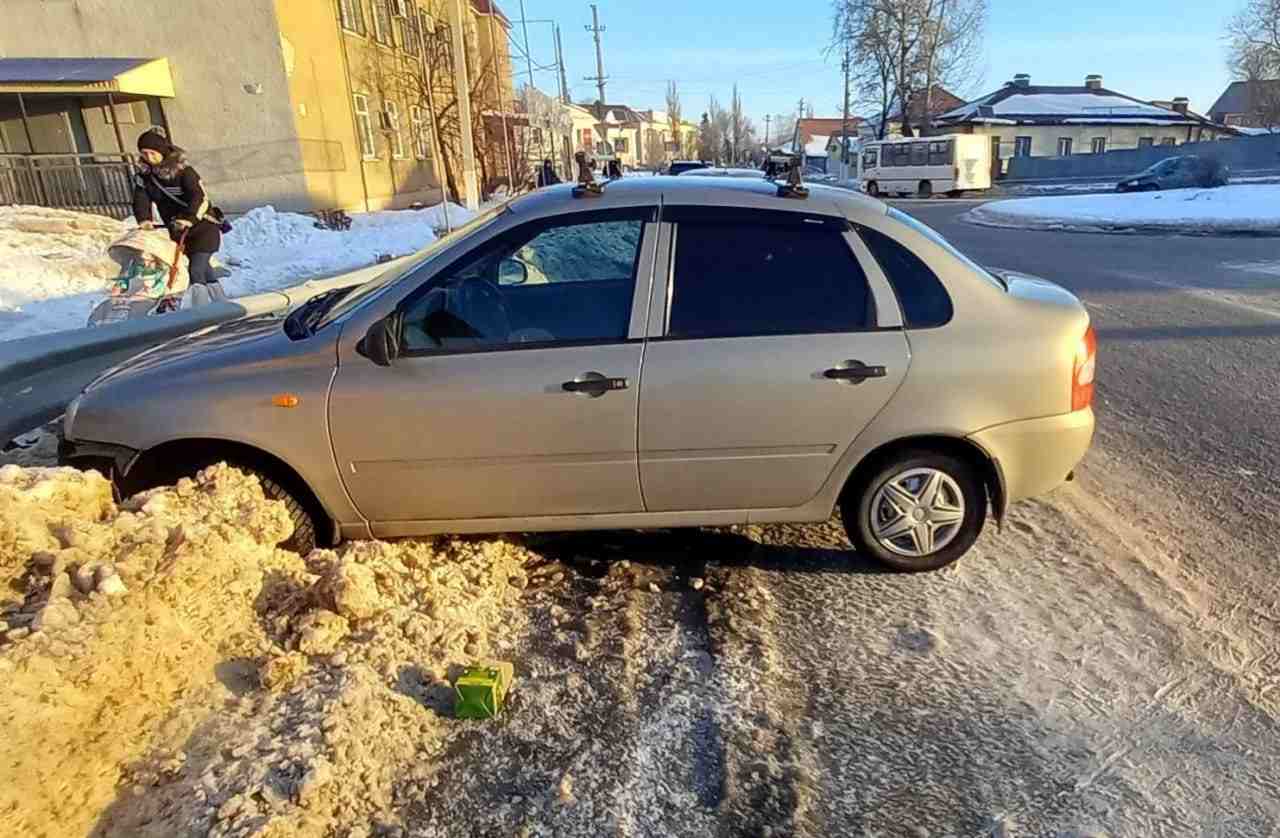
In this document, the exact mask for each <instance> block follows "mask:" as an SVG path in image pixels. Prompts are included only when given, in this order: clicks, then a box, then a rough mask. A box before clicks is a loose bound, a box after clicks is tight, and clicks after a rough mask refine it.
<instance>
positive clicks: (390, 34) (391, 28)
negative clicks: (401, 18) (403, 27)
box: [371, 0, 396, 49]
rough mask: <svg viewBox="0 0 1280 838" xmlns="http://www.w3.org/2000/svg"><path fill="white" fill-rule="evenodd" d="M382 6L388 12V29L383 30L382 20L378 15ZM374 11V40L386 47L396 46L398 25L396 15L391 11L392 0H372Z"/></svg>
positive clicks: (392, 47) (393, 47)
mask: <svg viewBox="0 0 1280 838" xmlns="http://www.w3.org/2000/svg"><path fill="white" fill-rule="evenodd" d="M379 8H382V9H385V10H386V13H387V31H386V32H383V31H382V22H381V19H380V18H379V17H378V9H379ZM371 11H372V12H373V40H374V42H375V43H378V44H381V45H382V46H384V47H390V48H391V49H395V48H396V26H395V15H393V14H392V13H391V11H392V10H391V0H372V9H371Z"/></svg>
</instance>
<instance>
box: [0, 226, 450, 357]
mask: <svg viewBox="0 0 1280 838" xmlns="http://www.w3.org/2000/svg"><path fill="white" fill-rule="evenodd" d="M448 211H449V220H450V222H452V224H453V225H454V226H456V225H458V224H461V223H464V222H465V221H467V220H470V219H471V218H473V217H474V213H471V212H470V211H469V210H467V209H465V208H464V207H460V206H457V205H456V204H451V205H450V206H449V210H448ZM133 223H134V222H133V221H132V220H129V221H123V222H122V221H116V220H114V219H111V218H105V217H102V216H96V215H89V214H86V213H78V212H70V211H67V210H56V209H47V208H44V207H31V206H13V207H0V340H11V339H15V338H22V337H29V336H31V335H38V334H43V333H45V332H56V331H62V330H64V329H78V328H81V327H83V326H84V325H85V321H86V320H87V319H88V316H89V312H90V311H91V310H92V309H93V307H94V306H95V305H96V304H97V303H98V301H99V300H101V299H102V298H103V297H104V296H105V293H106V285H107V282H108V280H110V279H111V278H112V277H113V276H115V275H116V271H117V268H116V265H115V264H114V263H113V262H112V261H111V260H110V259H108V258H107V253H106V251H107V245H109V244H110V243H111V242H112V241H114V240H115V239H116V238H118V237H119V236H120V235H121V234H122V233H123V232H124V231H125V230H127V229H128V228H129V227H132V226H133ZM232 226H233V228H234V229H233V230H232V231H231V233H230V234H229V235H227V236H226V237H225V238H224V240H223V246H222V251H221V252H220V253H219V255H218V258H219V259H220V260H221V261H222V262H223V264H224V265H225V266H226V267H227V268H228V269H229V270H230V275H229V276H227V277H226V278H224V279H223V280H222V284H223V288H224V289H225V290H226V292H227V294H228V296H231V297H238V296H243V295H246V294H257V293H260V292H263V291H270V290H272V289H275V288H282V287H285V286H288V285H293V284H295V283H298V282H302V281H303V280H306V279H310V278H314V277H318V276H325V275H330V274H336V273H341V272H343V271H348V270H354V269H356V268H360V267H363V266H365V265H370V264H373V263H374V262H376V261H377V260H378V258H379V257H380V256H382V255H384V254H389V255H391V256H403V255H405V254H407V253H412V252H413V251H415V250H418V249H420V248H422V247H425V246H426V245H428V244H430V243H431V242H432V241H434V240H435V232H434V230H435V229H438V228H443V227H444V212H443V210H442V208H441V206H439V205H437V206H434V207H431V208H429V209H426V210H421V211H407V210H406V211H390V212H374V213H368V214H363V215H355V216H353V217H352V220H351V229H350V230H349V231H346V232H335V231H332V230H321V229H318V228H316V226H315V219H314V218H312V217H311V216H308V215H301V214H298V213H289V212H277V211H276V210H275V209H274V208H272V207H270V206H265V207H258V208H255V209H253V210H251V211H250V212H248V213H246V214H245V215H243V216H241V217H239V218H236V219H233V220H232Z"/></svg>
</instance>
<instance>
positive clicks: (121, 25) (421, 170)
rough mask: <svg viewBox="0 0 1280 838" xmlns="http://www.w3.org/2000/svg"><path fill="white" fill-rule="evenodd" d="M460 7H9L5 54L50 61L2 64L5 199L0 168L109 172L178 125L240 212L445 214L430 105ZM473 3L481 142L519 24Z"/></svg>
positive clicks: (353, 2)
mask: <svg viewBox="0 0 1280 838" xmlns="http://www.w3.org/2000/svg"><path fill="white" fill-rule="evenodd" d="M453 5H454V3H453V0H218V2H215V3H207V2H196V0H170V2H168V3H166V4H165V6H164V8H163V10H158V9H147V10H143V9H139V8H138V6H137V3H136V2H135V0H95V2H93V3H81V2H77V3H70V2H68V3H49V2H44V0H6V2H5V7H6V8H5V12H6V18H7V21H8V22H9V23H14V22H17V24H18V25H7V26H5V27H3V28H0V55H6V56H38V57H39V59H44V62H43V64H42V65H41V64H39V63H38V62H37V63H32V61H28V62H27V64H26V65H25V66H21V67H19V66H17V65H15V63H14V61H13V60H8V59H0V155H3V158H0V160H2V161H3V162H0V201H3V200H6V197H5V193H4V191H3V190H4V188H5V187H4V178H3V174H4V170H5V169H4V167H5V164H6V163H7V164H8V166H9V167H10V168H12V167H15V166H17V165H19V162H18V161H17V158H19V157H22V156H29V155H31V154H33V153H34V154H57V155H67V157H66V158H65V159H67V160H71V161H73V162H72V163H69V164H66V165H67V166H74V167H76V169H77V171H80V169H81V168H82V167H84V166H86V165H90V166H103V165H105V163H104V161H106V160H108V159H109V158H108V156H109V155H113V154H114V155H119V154H120V153H121V152H124V153H132V152H133V151H134V142H135V140H136V137H137V135H138V134H139V133H140V132H141V131H143V130H145V129H146V128H147V127H149V126H150V125H152V124H161V125H164V126H166V127H167V128H168V129H169V132H170V136H171V138H172V139H173V141H174V142H175V143H177V144H178V145H180V146H182V147H184V148H185V149H187V151H188V155H189V157H190V159H191V160H192V162H193V164H194V165H195V166H196V168H197V169H198V170H199V171H200V173H201V175H202V176H203V178H204V180H205V183H206V185H207V186H208V188H209V189H210V191H211V193H212V194H213V196H214V199H215V201H216V202H217V203H219V204H220V205H222V206H223V207H225V208H226V209H228V210H231V211H236V210H244V209H248V208H250V207H253V206H258V205H262V204H273V205H275V206H276V207H277V208H279V209H290V210H315V209H330V208H345V209H349V210H363V209H380V208H384V207H403V206H408V205H410V204H412V203H414V202H419V201H422V202H427V201H436V200H439V198H440V194H441V189H440V177H439V174H438V166H437V162H438V158H439V156H440V155H441V153H442V150H443V151H444V152H445V153H448V151H449V150H450V149H448V148H445V149H442V142H443V143H444V144H449V143H452V144H456V142H457V140H456V136H457V134H458V129H459V126H458V125H457V122H456V116H455V117H454V119H453V121H452V123H447V122H443V123H442V124H441V125H440V131H441V134H443V135H445V136H444V137H436V136H434V135H433V134H432V131H431V123H432V120H431V118H430V112H429V111H428V109H427V108H426V107H425V105H426V103H427V98H426V91H427V89H428V88H430V89H431V93H432V94H433V96H434V101H435V103H436V105H437V107H436V110H437V111H440V110H446V111H449V110H450V109H446V108H443V107H442V102H448V101H449V97H452V96H453V71H452V66H451V60H452V58H451V56H452V51H453V50H452V43H451V30H450V29H449V26H450V22H451V12H450V10H451V8H452V7H453ZM463 6H464V16H465V20H464V21H463V26H464V35H465V43H466V52H467V55H468V62H467V63H468V67H469V70H470V72H471V73H472V79H471V82H472V83H471V88H472V92H473V102H472V104H473V108H475V109H476V118H475V120H473V122H474V124H475V127H476V128H477V129H478V131H479V132H481V133H482V131H483V119H482V116H481V114H482V112H483V111H484V110H485V109H486V107H488V108H490V109H496V108H497V107H498V105H497V102H498V101H502V102H505V103H506V107H508V108H509V107H510V103H511V101H512V96H513V94H512V82H511V58H510V53H509V52H508V51H507V31H508V30H509V28H510V21H509V20H508V19H507V18H506V16H505V15H503V14H502V12H501V10H500V9H499V8H498V7H497V5H496V3H494V2H493V0H463ZM86 56H91V57H92V59H86V58H85V57H86ZM140 56H141V58H140ZM72 59H74V61H73V60H72ZM105 59H113V60H117V63H116V64H112V63H111V62H108V61H105ZM120 61H124V63H119V62H120ZM77 62H79V63H77ZM6 65H8V66H6ZM131 74H132V76H131ZM144 77H145V78H144ZM19 96H21V100H19ZM109 100H110V101H109ZM113 106H114V108H115V113H116V114H117V116H116V118H115V119H113V118H112V115H111V114H112V107H113ZM24 111H25V114H24V113H23V112H24ZM450 112H453V113H455V114H456V108H454V109H451V111H450ZM24 116H25V118H24ZM117 129H119V130H118V131H117ZM481 141H482V138H481V137H477V143H480V142H481ZM71 155H77V156H75V157H72V156H71ZM115 159H117V160H118V159H119V157H118V156H117V157H116V158H115ZM45 165H47V166H51V165H53V163H51V162H49V161H45ZM11 180H12V178H11ZM81 180H83V175H81ZM14 182H16V181H14ZM45 191H46V192H49V191H50V190H47V189H46V190H45ZM106 197H107V198H112V199H116V198H118V196H117V195H114V194H112V195H107V196H106ZM50 202H52V198H51V199H50Z"/></svg>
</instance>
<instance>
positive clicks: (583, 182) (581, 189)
mask: <svg viewBox="0 0 1280 838" xmlns="http://www.w3.org/2000/svg"><path fill="white" fill-rule="evenodd" d="M573 162H574V163H576V164H577V166H578V185H577V186H575V187H573V197H575V198H597V197H599V196H601V195H603V194H604V187H603V186H601V185H600V184H598V183H596V176H595V174H593V173H592V171H591V161H590V160H588V159H587V153H586V152H585V151H579V152H576V153H575V154H574V155H573Z"/></svg>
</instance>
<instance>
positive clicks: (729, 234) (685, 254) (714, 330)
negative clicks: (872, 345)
mask: <svg viewBox="0 0 1280 838" xmlns="http://www.w3.org/2000/svg"><path fill="white" fill-rule="evenodd" d="M757 215H758V213H757ZM844 229H845V227H844V224H843V223H835V222H826V221H818V220H814V221H812V222H810V223H805V222H804V221H803V220H800V221H798V222H792V223H779V224H776V225H762V224H760V223H758V222H757V223H751V222H749V221H746V222H744V221H740V220H738V219H732V218H722V219H711V218H709V219H707V220H705V221H682V222H680V223H679V226H678V228H677V232H676V254H675V278H674V284H673V286H672V291H671V293H672V300H671V303H670V322H669V325H668V329H667V333H668V334H669V335H671V336H673V337H726V336H733V335H802V334H820V333H829V332H853V331H858V330H860V329H864V328H866V327H867V326H868V325H873V324H874V323H875V307H874V303H873V302H872V299H871V295H870V291H869V290H868V287H867V280H866V276H865V275H864V274H863V272H862V268H861V266H860V265H859V264H858V262H857V260H856V259H855V258H854V256H853V253H852V252H851V251H850V250H849V245H848V243H847V242H845V240H844V238H843V231H844Z"/></svg>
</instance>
